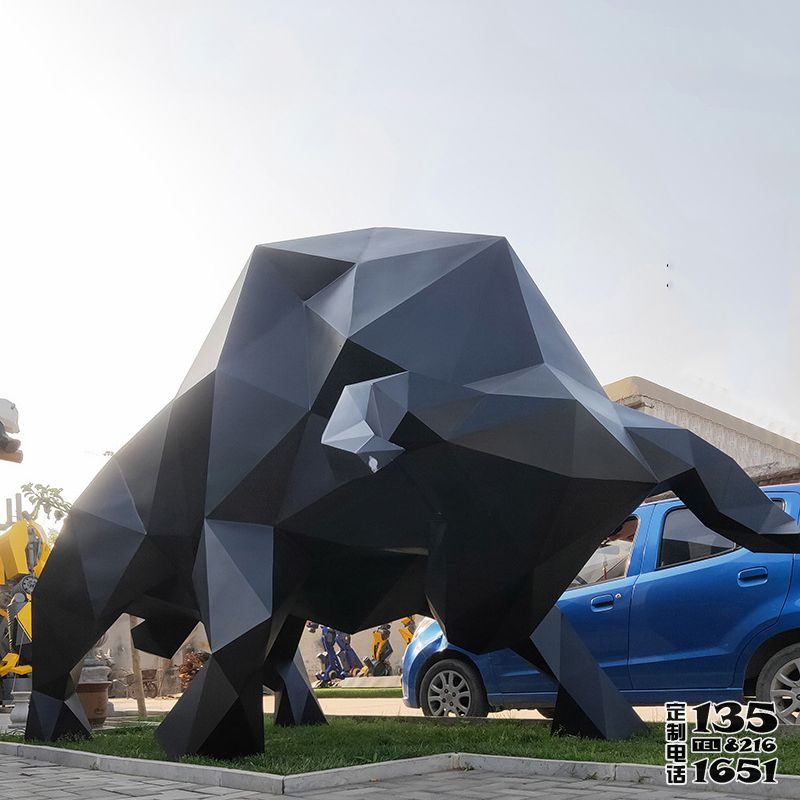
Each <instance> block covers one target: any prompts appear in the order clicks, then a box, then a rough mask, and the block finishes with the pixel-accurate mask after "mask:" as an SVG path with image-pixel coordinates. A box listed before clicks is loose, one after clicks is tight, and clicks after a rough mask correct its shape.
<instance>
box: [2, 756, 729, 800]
mask: <svg viewBox="0 0 800 800" xmlns="http://www.w3.org/2000/svg"><path fill="white" fill-rule="evenodd" d="M0 795H1V796H4V797H24V798H25V800H72V798H80V800H125V798H138V800H211V798H225V800H244V798H250V800H256V798H259V799H260V800H267V798H270V797H274V795H264V794H260V793H258V792H242V791H239V790H237V789H223V788H221V787H218V786H198V785H196V784H193V783H178V782H175V781H164V780H158V779H155V778H135V777H131V776H125V775H114V774H111V773H108V772H96V771H92V770H85V769H75V768H72V767H59V766H56V765H54V764H47V763H45V762H43V761H28V760H26V759H22V758H13V757H11V756H0ZM302 796H303V797H306V798H312V797H319V798H320V799H321V798H325V800H368V799H371V798H375V800H390V799H391V800H440V799H441V798H454V799H455V798H458V800H473V798H474V799H475V800H479V799H483V798H485V800H519V798H524V797H537V798H546V800H597V799H598V798H600V800H620V798H625V800H638V799H639V798H641V800H677V799H678V798H680V799H681V800H683V798H691V800H724V799H725V798H728V797H733V796H731V795H725V794H723V793H711V792H703V793H702V794H698V793H695V792H692V791H683V792H681V791H672V790H666V789H656V788H653V787H652V786H638V785H634V784H625V783H618V782H609V783H602V782H600V781H581V780H576V779H573V778H558V779H556V778H513V777H508V776H504V775H500V774H498V773H496V772H486V771H483V770H474V771H472V772H439V773H433V774H430V775H422V776H419V777H414V778H401V779H398V780H391V781H380V782H376V783H371V784H366V785H364V784H362V785H360V786H351V787H348V788H345V789H338V790H333V791H332V790H324V791H321V792H312V793H308V794H305V795H302ZM736 797H737V798H739V800H741V799H742V798H743V795H736Z"/></svg>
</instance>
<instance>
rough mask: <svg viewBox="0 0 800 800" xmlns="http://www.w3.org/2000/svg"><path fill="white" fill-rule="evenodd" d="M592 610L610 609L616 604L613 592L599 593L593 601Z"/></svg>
mask: <svg viewBox="0 0 800 800" xmlns="http://www.w3.org/2000/svg"><path fill="white" fill-rule="evenodd" d="M591 606H592V611H608V610H609V609H610V608H613V606H614V595H613V594H599V595H597V597H593V598H592V601H591Z"/></svg>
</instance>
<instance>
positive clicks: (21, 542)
mask: <svg viewBox="0 0 800 800" xmlns="http://www.w3.org/2000/svg"><path fill="white" fill-rule="evenodd" d="M23 516H24V518H23V519H21V520H19V521H18V522H15V523H14V524H13V525H12V526H11V527H10V528H8V529H7V530H5V531H3V532H2V533H0V656H1V658H0V678H4V677H5V676H6V675H9V674H11V673H13V674H15V675H27V674H28V673H29V672H30V671H31V667H30V644H31V639H32V638H33V637H32V631H31V592H32V591H33V587H34V586H36V581H37V579H38V578H39V575H40V574H41V572H42V568H43V567H44V565H45V563H46V562H47V559H48V557H49V555H50V545H48V544H47V540H46V539H45V536H44V530H43V529H42V526H41V525H39V524H37V523H36V522H33V521H32V520H30V519H29V518H28V517H27V515H23Z"/></svg>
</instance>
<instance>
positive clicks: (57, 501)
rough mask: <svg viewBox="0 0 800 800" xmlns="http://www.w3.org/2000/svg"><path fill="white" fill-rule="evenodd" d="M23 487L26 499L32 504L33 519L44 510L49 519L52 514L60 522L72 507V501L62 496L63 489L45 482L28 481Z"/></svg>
mask: <svg viewBox="0 0 800 800" xmlns="http://www.w3.org/2000/svg"><path fill="white" fill-rule="evenodd" d="M21 488H22V494H23V495H24V496H25V499H26V500H27V501H28V502H29V503H30V504H31V519H33V520H35V519H36V518H37V517H38V516H39V512H40V511H43V512H44V515H45V517H47V519H50V517H51V516H52V517H53V519H54V520H55V522H56V523H59V522H61V520H63V519H64V517H66V516H67V514H69V510H70V508H72V503H69V502H67V501H66V500H65V499H64V498H63V497H62V496H61V492H62V491H63V490H62V489H58V488H56V487H54V486H48V485H47V484H44V483H26V484H24V485H23V486H22V487H21Z"/></svg>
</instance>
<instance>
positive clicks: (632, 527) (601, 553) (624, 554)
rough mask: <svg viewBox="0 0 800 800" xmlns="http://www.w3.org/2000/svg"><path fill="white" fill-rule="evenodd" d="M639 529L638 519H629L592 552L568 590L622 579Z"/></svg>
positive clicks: (626, 571)
mask: <svg viewBox="0 0 800 800" xmlns="http://www.w3.org/2000/svg"><path fill="white" fill-rule="evenodd" d="M638 529H639V518H638V517H629V518H628V519H626V520H625V522H623V523H622V525H620V526H619V528H617V529H616V530H615V531H614V533H612V534H611V536H609V537H608V538H607V539H605V541H604V542H603V543H602V544H601V545H600V547H598V548H597V550H595V551H594V553H593V554H592V556H591V558H590V559H589V560H588V561H587V562H586V563H585V564H584V565H583V568H582V569H581V571H580V572H579V573H578V574H577V575H576V576H575V579H574V580H573V581H572V583H571V584H570V585H569V588H570V589H577V588H578V587H579V586H590V585H592V584H595V583H603V582H604V581H611V580H614V578H624V577H625V576H626V575H627V574H628V566H629V565H630V562H631V553H632V552H633V540H634V539H635V538H636V531H637V530H638Z"/></svg>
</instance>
